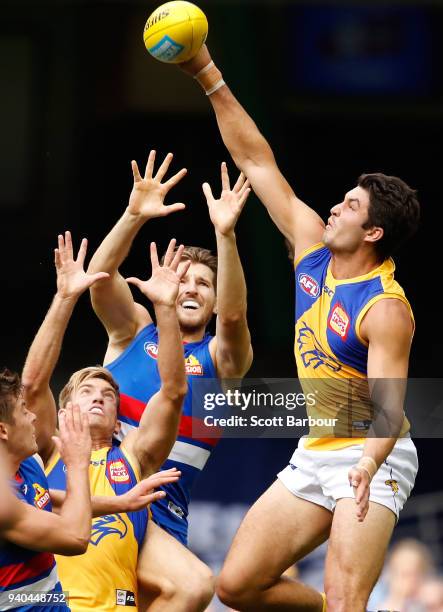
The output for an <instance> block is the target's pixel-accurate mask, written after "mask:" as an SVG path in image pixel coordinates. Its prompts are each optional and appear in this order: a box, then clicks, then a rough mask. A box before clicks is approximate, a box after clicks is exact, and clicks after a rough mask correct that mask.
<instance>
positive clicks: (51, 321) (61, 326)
mask: <svg viewBox="0 0 443 612" xmlns="http://www.w3.org/2000/svg"><path fill="white" fill-rule="evenodd" d="M86 249H87V241H86V240H85V239H84V240H83V241H82V243H81V246H80V249H79V253H78V257H77V259H74V254H73V248H72V239H71V234H70V232H66V234H65V238H64V239H63V236H61V235H60V236H59V237H58V248H57V249H56V250H55V266H56V270H57V293H56V294H55V296H54V299H53V301H52V304H51V306H50V308H49V310H48V313H47V315H46V317H45V319H44V321H43V323H42V324H41V326H40V329H39V330H38V332H37V335H36V336H35V338H34V340H33V342H32V344H31V347H30V349H29V352H28V355H27V357H26V362H25V366H24V368H23V373H22V382H23V386H24V390H25V399H26V403H27V406H28V408H29V409H30V410H31V411H32V412H34V413H35V414H36V416H37V420H36V423H35V426H36V433H37V442H38V447H39V452H40V454H41V455H42V457H43V458H44V459H47V457H48V456H49V455H50V454H51V452H52V450H53V448H54V443H53V441H52V436H53V435H54V433H55V430H56V425H57V412H56V405H55V401H54V396H53V394H52V391H51V389H50V386H49V383H50V380H51V377H52V374H53V372H54V369H55V366H56V365H57V362H58V359H59V357H60V351H61V347H62V342H63V337H64V335H65V331H66V328H67V325H68V322H69V319H70V318H71V315H72V312H73V310H74V307H75V305H76V303H77V301H78V299H79V297H80V295H81V294H82V293H83V292H84V291H86V289H88V288H89V287H90V286H91V285H92V284H93V283H95V282H96V281H97V280H98V279H101V278H104V277H106V276H107V274H105V273H102V272H98V273H97V274H91V275H90V274H85V272H84V271H83V264H84V260H85V257H86Z"/></svg>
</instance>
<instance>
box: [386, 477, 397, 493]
mask: <svg viewBox="0 0 443 612" xmlns="http://www.w3.org/2000/svg"><path fill="white" fill-rule="evenodd" d="M385 485H386V486H387V487H391V489H392V492H393V493H394V495H396V494H397V493H398V482H397V481H396V480H385Z"/></svg>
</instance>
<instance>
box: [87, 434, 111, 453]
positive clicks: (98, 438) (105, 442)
mask: <svg viewBox="0 0 443 612" xmlns="http://www.w3.org/2000/svg"><path fill="white" fill-rule="evenodd" d="M91 442H92V445H91V450H93V451H96V450H100V449H101V448H108V447H109V446H112V438H110V437H109V436H108V435H104V434H102V433H100V432H92V431H91Z"/></svg>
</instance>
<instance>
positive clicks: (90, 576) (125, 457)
mask: <svg viewBox="0 0 443 612" xmlns="http://www.w3.org/2000/svg"><path fill="white" fill-rule="evenodd" d="M46 474H47V478H48V482H49V486H50V488H51V489H61V490H64V491H65V490H66V467H65V465H64V463H63V461H62V460H61V458H60V455H59V454H58V453H57V452H56V453H55V454H54V455H53V457H52V458H51V460H50V461H49V462H48V465H47V468H46ZM89 478H90V482H91V494H92V495H105V496H114V495H122V494H124V493H126V492H127V491H128V490H129V489H131V488H132V487H133V486H134V485H136V484H137V483H138V482H139V481H140V475H139V473H138V469H137V467H136V463H135V462H134V460H133V459H132V458H131V457H130V456H129V454H128V453H127V452H126V451H123V450H122V449H121V448H120V447H118V446H112V447H105V448H101V449H99V450H94V451H92V453H91V463H90V468H89ZM147 524H148V511H147V510H141V511H140V512H128V513H120V514H110V515H107V516H102V517H99V518H95V519H93V521H92V529H91V539H90V542H89V546H88V549H87V551H86V553H84V554H83V555H79V556H77V557H63V556H60V555H57V557H56V559H57V566H58V569H59V575H60V581H61V583H62V586H63V590H64V591H68V592H69V605H70V607H71V609H72V610H73V611H74V612H77V611H82V610H100V611H102V612H105V611H106V610H120V609H123V608H128V609H135V608H136V607H137V575H136V568H137V558H138V552H139V547H140V546H141V544H142V542H143V538H144V536H145V532H146V528H147Z"/></svg>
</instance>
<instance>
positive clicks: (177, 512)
mask: <svg viewBox="0 0 443 612" xmlns="http://www.w3.org/2000/svg"><path fill="white" fill-rule="evenodd" d="M168 510H169V512H172V514H175V516H178V518H181V519H184V518H185V513H184V512H183V510H182V509H181V508H180V506H177V505H176V504H174V503H173V502H172V501H169V502H168Z"/></svg>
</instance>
